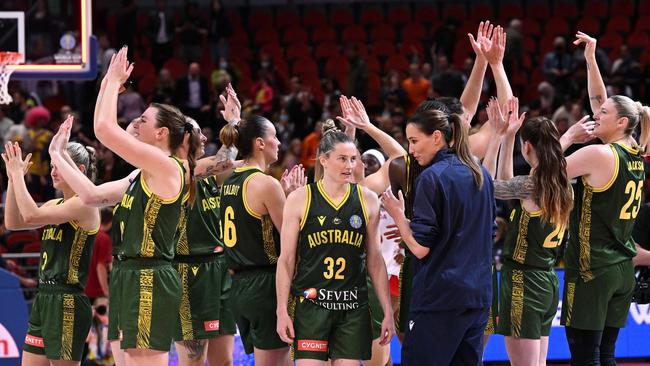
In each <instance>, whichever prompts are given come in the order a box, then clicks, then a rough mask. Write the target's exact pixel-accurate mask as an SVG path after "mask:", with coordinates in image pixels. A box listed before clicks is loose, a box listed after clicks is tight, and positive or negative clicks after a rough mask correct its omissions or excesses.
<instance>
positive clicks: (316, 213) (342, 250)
mask: <svg viewBox="0 0 650 366" xmlns="http://www.w3.org/2000/svg"><path fill="white" fill-rule="evenodd" d="M306 190H307V204H306V206H305V214H304V217H303V219H302V221H301V223H300V236H299V238H298V250H297V256H298V257H297V260H296V263H297V270H296V277H295V278H294V280H293V285H292V293H293V294H294V295H295V296H299V298H300V300H301V301H304V299H307V300H309V301H312V302H313V303H315V304H316V305H319V306H321V307H324V308H326V309H329V310H349V309H356V308H358V307H359V306H364V305H366V304H367V302H368V289H367V285H366V275H367V273H366V272H367V271H366V224H367V223H368V215H367V213H366V210H365V207H364V203H363V191H362V188H361V186H358V185H356V184H348V185H347V191H346V193H345V196H344V197H343V199H342V200H341V201H340V203H339V204H338V205H337V204H336V203H335V202H333V201H332V199H331V198H330V197H329V196H328V195H327V193H326V192H325V190H324V188H323V185H322V181H318V182H316V183H311V184H309V185H308V186H307V187H306Z"/></svg>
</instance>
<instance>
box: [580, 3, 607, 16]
mask: <svg viewBox="0 0 650 366" xmlns="http://www.w3.org/2000/svg"><path fill="white" fill-rule="evenodd" d="M583 16H585V17H594V18H606V17H607V4H606V3H605V2H604V1H600V0H591V1H589V2H588V3H586V4H585V8H584V10H583Z"/></svg>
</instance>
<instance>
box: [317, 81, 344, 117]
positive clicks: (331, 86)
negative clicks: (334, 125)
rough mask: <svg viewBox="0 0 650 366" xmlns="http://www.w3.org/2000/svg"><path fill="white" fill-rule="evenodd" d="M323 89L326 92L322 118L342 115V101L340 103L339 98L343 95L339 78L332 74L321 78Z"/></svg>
mask: <svg viewBox="0 0 650 366" xmlns="http://www.w3.org/2000/svg"><path fill="white" fill-rule="evenodd" d="M321 89H322V90H323V94H324V98H323V114H322V115H321V119H322V120H326V119H328V118H335V117H336V116H340V115H341V103H339V98H340V97H341V87H339V82H338V80H336V78H335V77H332V76H327V77H325V78H323V79H321Z"/></svg>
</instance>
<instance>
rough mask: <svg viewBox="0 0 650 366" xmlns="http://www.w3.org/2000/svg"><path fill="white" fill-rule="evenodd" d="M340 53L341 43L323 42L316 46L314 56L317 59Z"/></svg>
mask: <svg viewBox="0 0 650 366" xmlns="http://www.w3.org/2000/svg"><path fill="white" fill-rule="evenodd" d="M338 54H339V45H338V44H337V43H334V42H323V43H321V44H319V45H318V46H317V47H316V51H315V52H314V57H316V59H317V60H320V59H323V58H329V57H332V56H336V55H338Z"/></svg>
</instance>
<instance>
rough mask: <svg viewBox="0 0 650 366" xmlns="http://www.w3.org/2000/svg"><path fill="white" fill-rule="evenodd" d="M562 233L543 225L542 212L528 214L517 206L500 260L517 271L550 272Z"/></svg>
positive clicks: (557, 229) (555, 258) (548, 225)
mask: <svg viewBox="0 0 650 366" xmlns="http://www.w3.org/2000/svg"><path fill="white" fill-rule="evenodd" d="M564 229H565V228H564V226H553V225H551V224H550V223H548V222H544V220H542V212H541V211H536V212H528V211H526V209H525V208H524V206H523V205H522V204H519V205H517V207H515V208H514V209H513V210H512V213H511V214H510V222H509V223H508V228H507V231H506V239H505V241H504V243H503V256H504V258H505V259H506V260H507V261H508V262H511V263H512V264H514V265H515V266H517V267H518V268H522V266H523V267H531V269H543V270H550V269H552V268H553V266H554V265H555V262H556V260H557V257H558V254H559V246H560V245H561V244H562V239H563V238H564V231H565V230H564Z"/></svg>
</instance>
